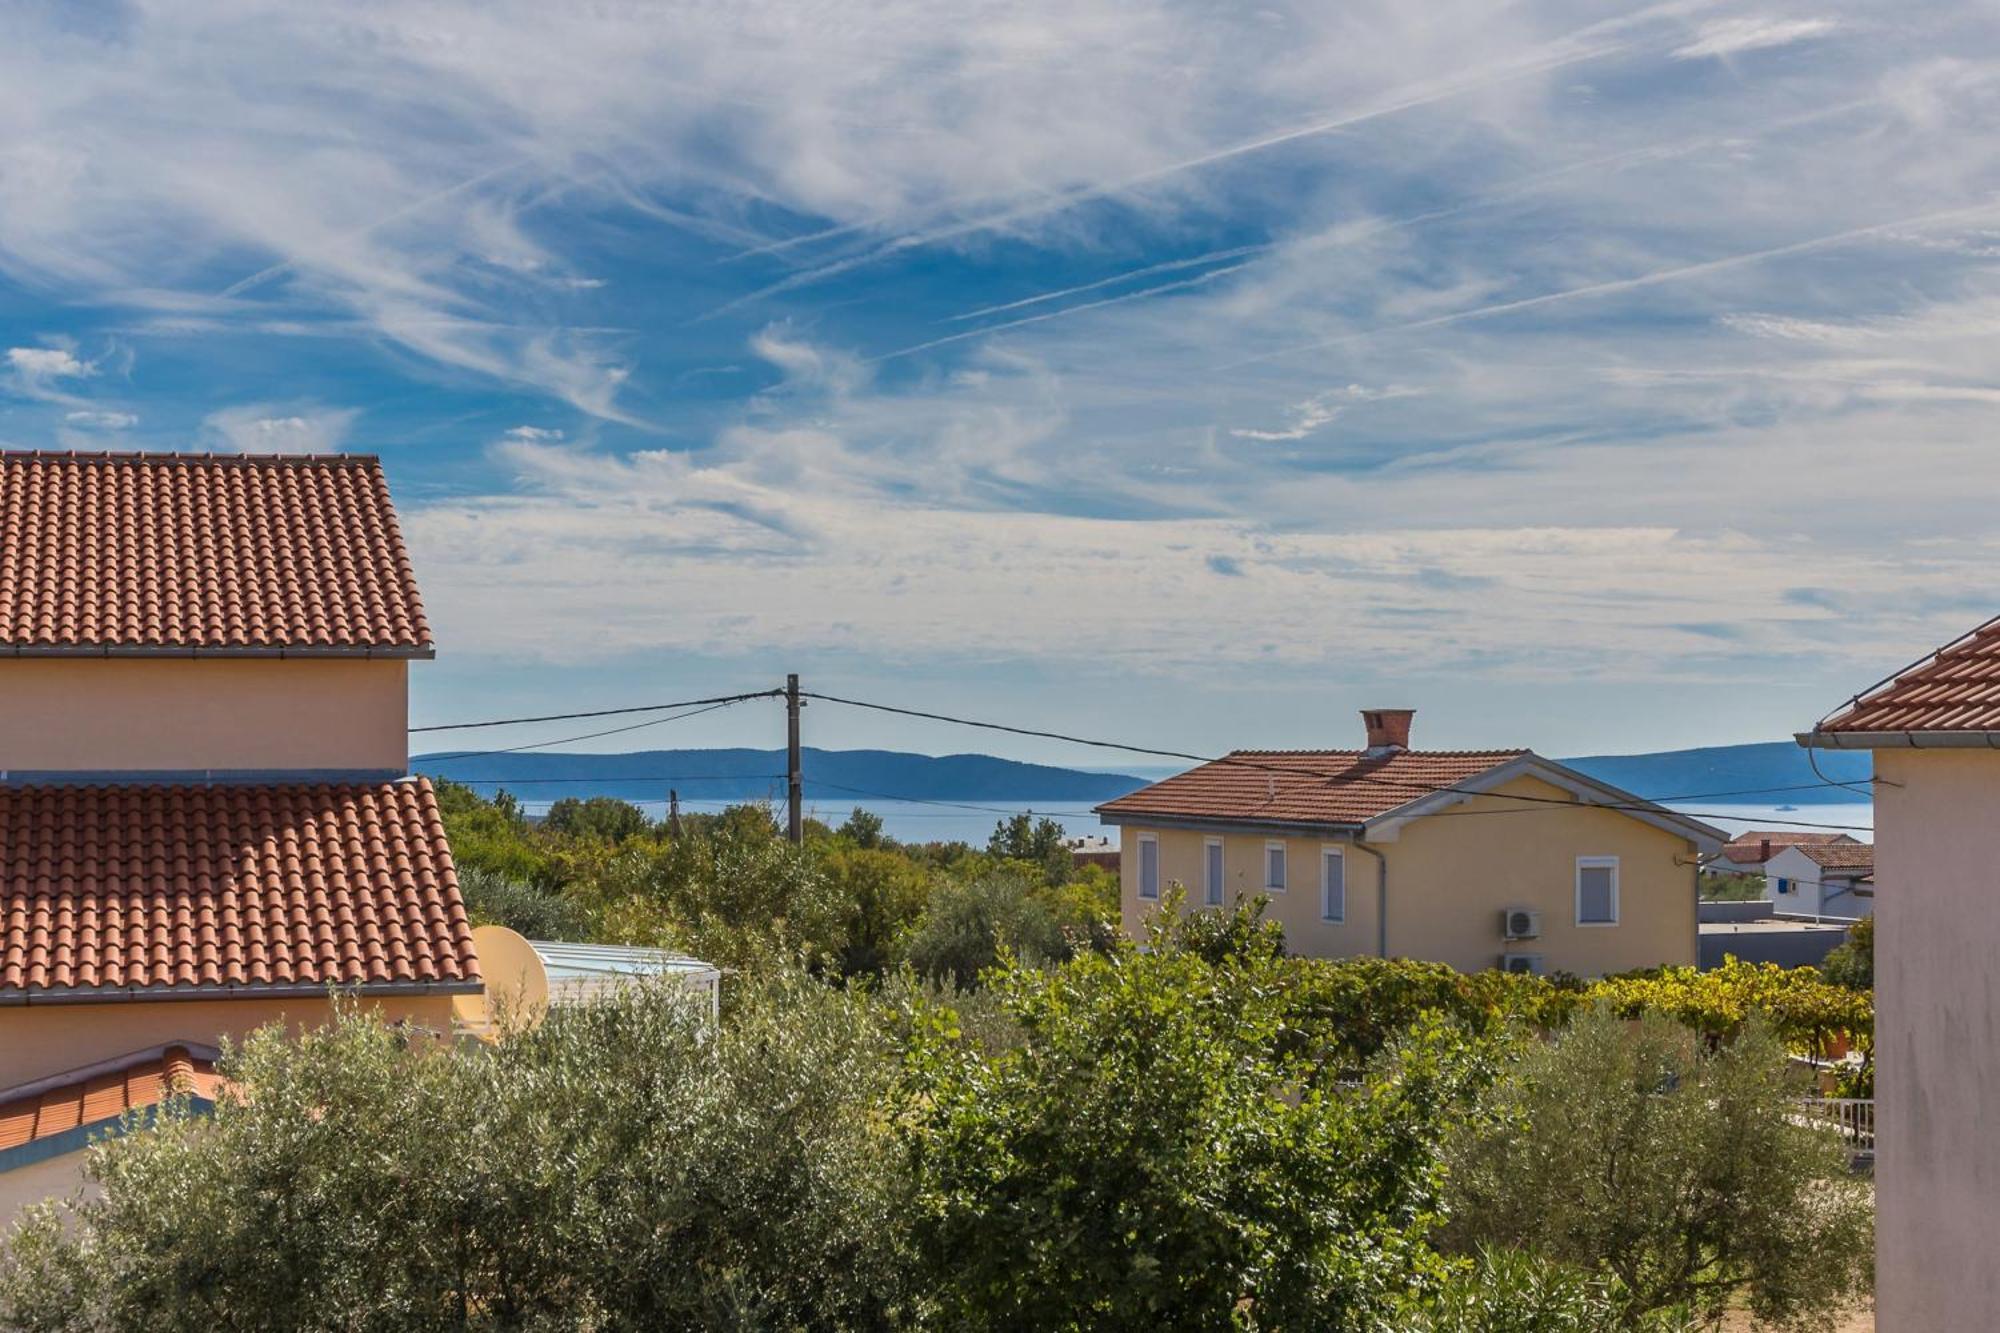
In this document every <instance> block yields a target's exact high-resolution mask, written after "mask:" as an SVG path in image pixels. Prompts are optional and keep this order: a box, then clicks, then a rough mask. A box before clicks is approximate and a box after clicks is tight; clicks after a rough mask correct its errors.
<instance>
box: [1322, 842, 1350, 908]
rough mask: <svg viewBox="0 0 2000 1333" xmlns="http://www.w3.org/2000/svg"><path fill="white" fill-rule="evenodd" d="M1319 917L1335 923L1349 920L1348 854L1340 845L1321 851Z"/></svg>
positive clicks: (1324, 848)
mask: <svg viewBox="0 0 2000 1333" xmlns="http://www.w3.org/2000/svg"><path fill="white" fill-rule="evenodd" d="M1319 919H1320V920H1322V921H1331V922H1333V923H1334V924H1335V925H1339V924H1340V923H1342V922H1344V921H1346V920H1347V854H1346V853H1345V852H1343V851H1341V849H1340V848H1338V847H1322V848H1320V851H1319Z"/></svg>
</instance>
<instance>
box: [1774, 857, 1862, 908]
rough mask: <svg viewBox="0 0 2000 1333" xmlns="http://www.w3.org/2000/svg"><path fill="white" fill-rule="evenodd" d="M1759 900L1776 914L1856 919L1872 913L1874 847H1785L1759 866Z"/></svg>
mask: <svg viewBox="0 0 2000 1333" xmlns="http://www.w3.org/2000/svg"><path fill="white" fill-rule="evenodd" d="M1764 897H1765V898H1766V899H1767V900H1768V901H1769V902H1770V903H1772V904H1773V908H1774V910H1775V911H1776V912H1777V914H1778V915H1779V916H1809V917H1811V918H1813V919H1814V920H1815V921H1818V920H1822V919H1832V920H1837V921H1859V920H1860V919H1861V918H1862V917H1864V916H1873V915H1874V914H1875V849H1874V848H1873V847H1871V846H1869V845H1868V844H1867V843H1865V842H1844V843H1812V844H1799V845H1796V846H1791V847H1786V848H1784V849H1783V850H1781V851H1777V852H1774V853H1772V855H1771V859H1770V860H1768V861H1766V862H1765V863H1764Z"/></svg>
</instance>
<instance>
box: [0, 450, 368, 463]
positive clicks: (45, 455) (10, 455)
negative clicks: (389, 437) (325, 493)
mask: <svg viewBox="0 0 2000 1333" xmlns="http://www.w3.org/2000/svg"><path fill="white" fill-rule="evenodd" d="M16 459H19V460H23V461H25V460H29V459H33V460H36V461H40V462H53V463H162V464H168V463H239V464H248V463H290V464H319V463H377V464H379V463H380V462H381V461H382V456H381V455H380V454H351V453H330V454H321V453H310V454H285V453H268V454H247V453H236V452H234V451H228V452H221V453H218V452H216V451H214V450H196V449H43V448H36V449H4V448H0V462H9V461H12V460H16Z"/></svg>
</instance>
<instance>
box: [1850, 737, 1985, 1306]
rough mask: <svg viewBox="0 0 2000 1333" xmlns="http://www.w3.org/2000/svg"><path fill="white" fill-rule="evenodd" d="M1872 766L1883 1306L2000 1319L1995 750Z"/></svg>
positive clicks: (1888, 757) (1879, 1299)
mask: <svg viewBox="0 0 2000 1333" xmlns="http://www.w3.org/2000/svg"><path fill="white" fill-rule="evenodd" d="M1875 775H1876V778H1877V782H1876V788H1875V882H1876V885H1877V893H1876V897H1875V1033H1876V1037H1875V1048H1876V1055H1875V1058H1876V1072H1875V1098H1876V1103H1877V1107H1876V1109H1877V1115H1876V1124H1877V1126H1878V1130H1877V1135H1878V1137H1877V1142H1876V1155H1875V1208H1876V1227H1877V1232H1876V1250H1875V1254H1876V1263H1875V1266H1876V1278H1875V1281H1876V1297H1875V1308H1876V1321H1877V1324H1878V1326H1879V1327H1881V1328H1882V1329H1884V1330H1888V1331H1897V1330H1904V1329H1912V1330H1916V1329H1975V1328H1977V1329H1990V1328H2000V1264H1996V1263H1995V1262H1994V1260H1995V1259H1996V1258H2000V1239H1996V1236H1995V1230H1996V1223H1997V1222H2000V1132H1996V1118H2000V961H1996V960H2000V754H1996V753H1993V752H1991V751H1986V750H1878V751H1876V753H1875Z"/></svg>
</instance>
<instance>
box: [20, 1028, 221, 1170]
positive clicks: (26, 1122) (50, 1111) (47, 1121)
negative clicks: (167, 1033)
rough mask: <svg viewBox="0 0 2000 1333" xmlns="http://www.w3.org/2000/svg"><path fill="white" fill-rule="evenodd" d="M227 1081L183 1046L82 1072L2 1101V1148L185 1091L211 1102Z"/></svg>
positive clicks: (100, 1120)
mask: <svg viewBox="0 0 2000 1333" xmlns="http://www.w3.org/2000/svg"><path fill="white" fill-rule="evenodd" d="M225 1086H227V1080H225V1079H223V1078H222V1076H221V1075H219V1074H217V1073H216V1072H215V1064H214V1062H212V1061H211V1060H209V1059H207V1058H206V1057H204V1056H199V1055H196V1054H194V1053H193V1052H191V1051H189V1050H188V1049H187V1048H186V1047H184V1046H170V1047H168V1048H167V1050H166V1051H164V1052H163V1053H161V1054H158V1055H151V1056H145V1057H143V1058H139V1059H135V1060H133V1062H132V1063H131V1064H129V1065H126V1066H125V1067H123V1068H121V1069H115V1070H112V1071H110V1072H108V1073H98V1074H90V1075H85V1076H83V1077H80V1078H77V1079H75V1080H73V1081H71V1082H68V1083H64V1084H60V1085H58V1086H56V1087H52V1088H43V1089H42V1090H41V1091H38V1092H33V1093H30V1094H28V1095H26V1096H22V1097H15V1098H13V1099H11V1100H9V1101H5V1102H0V1152H5V1151H6V1150H7V1149H9V1148H18V1147H20V1146H21V1145H22V1144H24V1143H33V1142H34V1141H35V1140H37V1139H46V1138H52V1137H54V1136H55V1135H57V1134H62V1133H66V1132H67V1131H69V1130H72V1129H77V1128H80V1127H86V1126H90V1125H100V1124H106V1123H108V1122H111V1121H115V1120H117V1119H118V1117H120V1116H122V1115H124V1114H125V1113H126V1112H127V1111H131V1110H141V1109H143V1108H145V1107H148V1106H152V1105H154V1104H156V1103H158V1102H161V1101H164V1100H165V1099H166V1098H167V1097H168V1096H170V1095H177V1094H182V1093H185V1094H187V1095H190V1096H194V1097H200V1098H203V1099H204V1100H207V1101H211V1102H212V1101H214V1100H215V1098H216V1096H217V1094H218V1093H220V1092H221V1090H222V1089H223V1088H224V1087H225Z"/></svg>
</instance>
